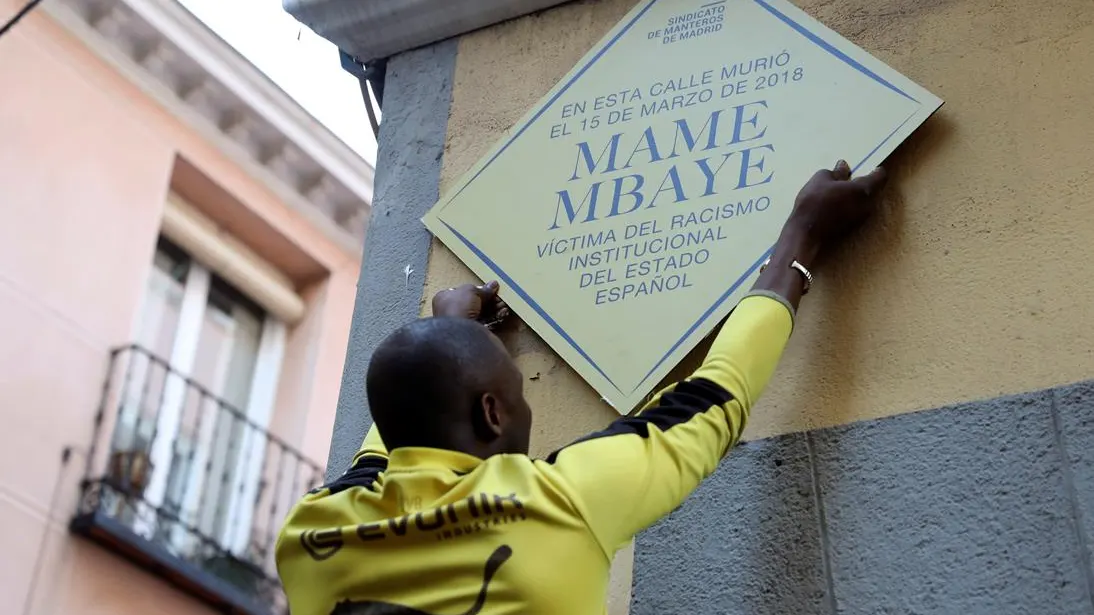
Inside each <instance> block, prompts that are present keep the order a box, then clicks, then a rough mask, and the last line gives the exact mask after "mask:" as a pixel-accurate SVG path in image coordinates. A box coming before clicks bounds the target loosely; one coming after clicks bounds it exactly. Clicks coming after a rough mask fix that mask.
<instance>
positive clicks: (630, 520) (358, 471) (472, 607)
mask: <svg viewBox="0 0 1094 615" xmlns="http://www.w3.org/2000/svg"><path fill="white" fill-rule="evenodd" d="M792 327H793V322H792V315H791V313H790V311H789V309H788V308H787V307H785V306H784V305H783V303H781V302H779V301H777V300H775V299H771V298H768V297H764V296H750V297H746V298H745V299H744V300H742V301H741V303H740V304H738V306H737V307H736V309H735V310H734V311H733V313H732V314H731V315H730V317H729V318H728V319H727V321H726V323H725V324H724V325H723V327H722V329H721V331H720V332H719V333H718V336H717V338H716V339H715V341H714V344H713V345H712V347H711V349H710V352H709V353H708V355H707V357H706V360H705V361H704V362H703V364H702V366H701V367H699V369H698V370H696V371H695V373H693V374H692V375H691V376H690V377H689V378H687V379H686V380H684V381H682V382H680V383H678V384H674V385H672V386H670V387H668V388H666V389H665V390H663V391H661V392H660V393H658V394H657V396H656V397H654V398H653V400H652V401H650V403H649V404H647V405H646V406H645V408H644V409H643V410H642V411H641V412H639V413H638V414H636V415H635V416H630V417H623V418H621V419H619V420H617V421H615V422H614V423H612V424H611V425H610V426H609V427H608V428H607V429H606V430H604V431H602V432H598V433H594V434H592V435H589V436H587V437H585V438H582V439H581V440H578V441H577V442H574V443H573V444H570V445H569V446H567V447H565V448H563V449H561V450H559V451H557V452H555V453H553V454H552V455H550V456H549V457H548V458H547V459H546V460H542V461H540V460H533V459H531V458H529V457H527V456H524V455H496V456H494V457H490V458H489V459H485V460H484V459H478V458H475V457H472V456H470V455H465V454H463V453H458V452H454V451H447V450H438V449H426V448H400V449H396V450H394V451H392V452H391V453H390V454H389V453H388V451H387V450H386V449H385V448H384V446H383V443H382V441H381V439H380V436H379V434H378V433H377V432H376V431H375V429H372V430H370V431H369V434H368V435H367V436H366V438H365V441H364V444H363V445H362V447H361V450H360V451H359V452H358V453H357V455H356V456H355V457H354V460H353V464H352V466H351V467H350V469H349V470H348V471H347V472H346V473H345V474H343V475H342V476H341V477H340V478H338V479H337V480H335V481H334V482H332V483H330V484H327V485H324V486H323V487H321V488H319V489H317V490H315V491H313V492H311V493H309V494H307V495H306V496H304V498H303V499H302V500H301V501H300V502H299V503H298V504H297V505H296V506H295V507H294V508H293V510H292V511H291V513H290V514H289V517H288V519H287V521H286V524H285V526H284V529H283V530H282V532H281V535H280V536H279V539H278V544H277V565H278V571H279V573H280V576H281V579H282V582H283V584H284V587H285V592H286V594H287V595H288V598H289V604H290V610H291V613H292V615H333V614H337V615H416V614H427V615H463V614H465V613H466V614H471V615H474V614H482V615H502V614H513V615H515V614H517V613H520V614H522V615H547V614H551V615H584V614H590V615H592V614H599V613H603V612H604V609H605V601H606V596H607V587H608V570H609V566H610V564H611V560H612V556H613V555H614V554H615V552H616V550H618V549H619V548H620V547H622V546H623V545H625V544H627V543H628V542H629V541H630V540H631V538H632V537H633V536H634V535H635V534H636V533H637V532H639V531H641V530H643V529H645V528H646V527H648V526H649V525H651V524H652V523H654V522H656V521H657V520H658V519H659V518H661V517H662V516H664V515H666V514H668V513H669V512H671V511H672V510H673V509H675V508H676V507H677V506H679V505H680V504H681V503H682V502H683V501H684V499H685V498H687V496H688V495H689V494H690V493H691V492H692V491H693V490H694V489H695V488H696V486H698V484H699V482H700V481H701V480H703V479H704V478H706V477H707V476H709V475H710V474H711V473H712V472H713V471H714V469H715V468H716V467H717V465H718V462H719V461H720V460H721V459H722V457H723V456H724V455H725V454H726V452H727V451H728V450H729V448H730V447H731V446H732V445H733V444H735V443H736V442H737V439H738V438H739V437H740V435H741V431H742V430H743V429H744V425H745V421H746V419H747V418H748V412H749V409H750V408H751V407H752V405H753V403H754V402H755V401H756V399H757V397H759V395H760V392H761V391H762V390H763V388H764V387H765V385H766V384H767V382H768V380H769V379H770V377H771V375H772V373H773V371H774V370H775V366H776V364H777V363H778V360H779V357H780V356H781V355H782V352H783V348H784V347H785V345H786V342H787V340H788V339H789V337H790V333H791V329H792ZM681 565H687V562H681Z"/></svg>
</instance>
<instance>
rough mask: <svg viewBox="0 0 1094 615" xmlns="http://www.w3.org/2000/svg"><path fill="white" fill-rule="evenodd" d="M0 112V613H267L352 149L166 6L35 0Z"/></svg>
mask: <svg viewBox="0 0 1094 615" xmlns="http://www.w3.org/2000/svg"><path fill="white" fill-rule="evenodd" d="M21 5H22V1H21V0H19V1H16V0H0V15H4V16H6V15H10V14H13V13H14V12H15V11H16V10H17V9H18V8H19V6H21ZM332 61H333V59H332ZM0 128H2V132H0V135H2V136H0V400H2V408H3V417H4V420H5V429H2V430H0V545H3V546H4V548H3V552H2V554H0V596H2V597H3V598H2V603H3V612H6V613H27V614H36V615H37V614H52V613H65V614H73V613H86V614H92V613H110V614H124V613H134V614H136V613H142V614H143V613H180V614H182V613H187V614H189V613H209V612H226V611H228V612H247V613H252V612H253V613H264V612H276V611H277V610H278V608H279V605H280V596H279V588H278V587H277V586H276V582H275V575H274V573H273V568H272V562H271V560H270V556H271V551H272V546H273V544H272V541H273V538H274V536H275V533H276V529H277V526H278V525H279V523H280V521H281V518H282V517H283V515H284V513H285V511H286V508H287V506H288V505H289V504H290V503H291V502H292V501H293V500H294V499H295V498H296V497H298V496H299V495H300V494H301V493H303V492H304V491H306V490H307V489H309V488H311V487H312V486H314V485H315V484H316V483H317V482H318V481H320V480H321V479H322V475H323V472H324V471H325V469H324V465H325V460H326V457H327V451H328V447H329V440H330V433H331V426H332V423H333V420H334V409H335V406H336V402H337V395H338V390H339V385H340V382H341V378H342V367H343V363H344V357H345V350H346V343H347V337H348V331H349V323H350V320H351V313H352V310H353V304H354V297H355V293H356V282H357V278H358V274H359V267H360V265H359V263H360V254H361V249H362V238H363V237H364V231H365V228H364V227H365V224H366V221H367V217H368V211H369V207H370V202H371V199H372V168H371V166H370V165H368V163H366V162H365V161H364V160H362V159H360V158H359V157H357V156H356V155H355V154H354V153H353V152H352V151H351V150H350V149H349V148H347V147H346V146H345V145H344V144H342V143H341V142H340V141H338V140H337V139H336V138H335V137H334V136H333V135H332V134H330V133H329V132H328V131H327V130H326V129H324V128H323V127H322V126H321V125H319V124H318V122H316V121H315V120H314V119H312V118H311V117H310V116H308V115H307V114H306V113H305V112H304V111H303V110H302V109H301V108H299V107H298V106H297V105H296V104H295V103H294V102H293V101H292V100H291V99H290V98H289V97H288V96H287V95H286V94H284V93H283V92H282V91H281V90H279V89H278V88H277V87H276V86H274V85H273V84H272V83H270V82H269V81H268V80H267V79H266V78H265V77H264V76H263V75H262V74H261V73H259V72H258V71H257V69H255V68H254V67H253V66H251V65H250V64H249V63H247V62H246V61H245V60H244V59H243V58H242V57H240V56H238V55H237V54H236V53H235V52H234V51H233V50H232V49H231V48H230V47H229V46H228V45H227V44H226V43H224V42H223V41H221V40H220V39H219V38H217V37H216V36H215V35H213V34H212V33H211V32H210V31H209V30H208V29H206V28H205V27H204V26H203V25H202V24H201V23H200V22H199V21H198V20H197V19H196V18H194V17H193V16H192V15H190V14H189V13H188V12H186V11H185V9H183V8H182V7H181V6H179V5H178V4H177V3H175V2H170V1H163V0H117V1H111V2H99V1H95V0H56V1H55V2H45V3H43V4H42V6H41V8H40V9H39V10H38V11H36V12H35V13H33V14H32V15H31V16H29V17H28V18H27V19H25V20H24V21H23V22H21V23H20V24H19V25H18V26H17V27H16V28H15V29H14V30H12V31H11V32H10V33H9V34H7V35H5V36H4V37H3V38H2V39H0Z"/></svg>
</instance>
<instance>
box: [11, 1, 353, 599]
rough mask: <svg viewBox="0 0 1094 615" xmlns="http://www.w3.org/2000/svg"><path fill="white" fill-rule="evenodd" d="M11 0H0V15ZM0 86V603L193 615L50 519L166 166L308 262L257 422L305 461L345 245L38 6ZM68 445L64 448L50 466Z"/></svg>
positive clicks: (316, 429)
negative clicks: (274, 398) (272, 393)
mask: <svg viewBox="0 0 1094 615" xmlns="http://www.w3.org/2000/svg"><path fill="white" fill-rule="evenodd" d="M22 4H23V2H22V1H21V0H19V1H16V0H0V15H4V16H7V15H11V14H13V13H14V12H15V10H16V9H17V8H18V7H19V6H22ZM0 84H2V85H0V92H2V93H0V129H2V136H0V186H3V188H2V190H0V408H2V409H3V417H4V429H0V544H2V545H3V546H4V548H3V555H0V596H2V597H3V599H2V601H0V603H2V604H3V607H2V609H0V610H2V611H3V612H5V613H7V612H11V613H24V612H26V613H30V614H34V615H37V614H46V613H84V614H91V613H104V614H105V613H110V614H125V613H141V614H143V613H207V612H209V610H208V609H206V608H205V607H203V606H201V605H200V604H199V603H198V602H196V601H195V600H193V599H192V598H190V597H187V596H185V595H183V594H182V593H180V592H179V591H177V590H175V589H172V588H171V587H169V586H168V585H166V584H165V583H163V582H161V581H158V580H157V579H155V578H154V577H152V576H150V575H148V574H146V573H144V572H142V571H140V570H138V569H137V568H136V567H134V566H133V565H131V564H129V563H128V562H125V561H123V560H121V559H119V558H118V557H117V556H115V555H113V554H111V553H108V552H106V551H104V550H102V549H101V548H99V547H98V546H94V545H91V544H90V543H87V542H84V541H82V540H79V539H76V538H73V537H71V536H70V535H69V534H68V533H67V530H66V524H67V523H68V521H69V520H70V519H71V516H72V514H73V513H74V512H75V507H76V495H77V490H78V488H77V485H78V481H79V479H80V478H82V473H83V470H84V455H85V453H86V450H87V447H88V444H89V443H90V440H91V430H92V419H93V416H94V413H95V411H96V406H97V404H98V401H99V397H100V394H101V388H102V381H103V377H104V375H105V371H106V361H107V358H108V350H109V348H111V347H113V346H116V345H120V344H122V343H125V342H128V341H130V340H131V335H132V332H133V329H134V325H135V318H136V315H137V314H136V313H137V310H138V307H139V303H140V298H141V294H142V292H143V288H144V285H145V280H146V277H147V275H148V271H149V268H150V267H151V259H152V254H153V250H154V246H155V240H156V235H157V233H158V229H159V221H160V215H161V208H162V206H163V203H164V198H165V196H166V194H167V191H168V188H169V185H170V183H171V181H172V173H173V170H175V169H177V161H178V160H179V159H180V158H184V159H185V160H186V161H187V163H188V164H190V165H192V166H193V167H195V168H197V169H198V170H199V171H200V172H201V173H202V174H204V175H205V176H206V177H207V178H208V179H209V180H210V181H211V182H213V183H215V184H216V186H217V187H218V188H219V189H220V190H222V191H223V192H224V193H225V194H230V195H231V197H232V198H233V199H234V200H235V201H238V203H242V204H243V206H244V207H245V208H246V210H247V212H249V214H250V215H251V217H252V218H253V219H254V220H256V221H258V224H254V225H252V226H251V227H250V228H249V229H246V231H247V232H245V233H244V235H248V236H247V237H243V239H244V240H246V241H251V240H259V239H261V236H263V235H267V236H272V235H270V234H271V233H273V234H275V235H277V236H279V237H287V238H291V242H292V243H293V244H294V245H295V246H296V247H297V248H299V251H300V255H302V256H301V257H300V258H298V259H297V264H298V265H299V266H300V267H301V268H302V269H301V270H304V269H307V268H309V267H310V268H313V269H314V270H316V271H323V272H325V273H324V275H322V276H320V277H317V278H316V279H314V280H312V281H311V282H310V283H309V284H307V285H305V287H304V289H303V292H304V295H305V297H306V299H307V304H308V309H309V314H310V315H309V318H308V320H307V321H306V323H305V324H301V325H298V326H297V327H295V328H294V329H293V330H292V331H291V332H290V339H289V344H290V347H293V348H298V349H301V350H302V351H303V354H302V355H301V357H293V359H294V360H295V363H294V362H292V361H289V362H287V365H288V366H289V367H291V368H292V369H286V373H285V375H284V377H283V379H282V387H281V390H280V391H279V398H278V406H277V409H276V413H275V418H274V423H275V424H274V428H275V430H276V431H278V432H279V433H280V434H281V435H282V436H283V437H285V438H286V439H287V440H288V441H289V442H291V443H293V444H295V445H297V446H300V447H302V448H303V450H304V452H305V453H306V454H307V455H308V456H310V457H312V458H313V459H317V460H319V462H320V463H323V462H324V461H325V459H326V452H327V448H328V446H329V434H330V425H331V424H332V422H333V416H334V409H335V400H336V395H337V391H338V387H339V383H340V379H341V370H342V365H343V361H344V353H345V348H346V340H347V337H348V328H349V322H350V315H351V312H352V308H353V297H354V292H355V284H356V280H357V277H358V262H359V260H358V259H359V254H356V253H352V252H351V251H347V250H345V249H344V248H342V247H339V246H338V245H337V244H335V243H334V242H333V241H331V240H330V239H328V238H326V237H325V236H324V235H323V234H322V232H321V231H319V230H318V229H317V228H315V227H314V226H313V225H311V224H310V223H308V222H307V221H306V220H305V219H304V218H303V217H301V216H300V214H298V213H296V212H294V211H293V210H292V209H291V208H290V207H289V206H288V205H287V204H285V203H284V202H282V201H280V200H279V199H278V198H277V197H276V196H275V195H274V194H273V192H272V191H271V190H269V189H268V188H267V187H265V186H263V185H262V184H260V183H259V182H257V181H255V180H254V179H253V178H252V177H251V176H250V175H248V174H247V173H245V172H244V170H243V169H242V168H240V167H239V166H238V165H236V164H235V163H234V162H233V161H232V160H231V159H230V158H228V157H227V156H225V155H224V154H223V153H222V152H221V151H219V150H218V149H217V147H216V146H214V145H213V144H211V143H210V142H208V141H206V140H205V139H203V138H202V137H201V136H200V135H198V134H197V133H195V132H194V131H192V130H191V129H190V128H188V127H187V126H186V125H185V124H183V123H181V122H180V121H178V120H177V119H176V118H175V117H174V116H173V115H171V114H170V113H169V112H168V111H166V110H165V109H163V108H161V107H159V106H157V105H156V104H155V103H153V102H152V101H151V100H150V99H148V98H147V97H145V96H144V95H143V94H142V93H141V91H140V90H139V89H137V88H136V87H135V86H133V85H132V84H130V83H129V82H128V81H125V80H124V79H122V78H121V77H120V76H118V75H117V74H116V73H115V72H114V71H113V70H112V69H111V68H109V67H107V66H106V65H105V64H104V63H102V62H100V61H99V60H98V59H96V58H95V57H94V56H93V55H92V54H91V53H90V52H89V51H88V50H87V49H85V48H84V47H82V46H81V45H80V44H79V43H77V42H76V41H75V40H74V39H72V38H71V37H69V36H68V35H67V34H65V33H64V32H63V31H62V30H61V29H60V28H59V27H57V26H56V25H54V24H53V23H52V22H51V21H50V20H49V19H48V18H47V17H45V16H44V15H43V14H42V13H40V12H39V13H35V14H32V16H31V17H29V18H27V19H26V20H25V21H23V22H22V23H20V24H19V26H18V27H17V28H15V29H14V30H12V31H11V32H10V33H9V34H7V35H5V36H4V37H3V38H2V39H0ZM176 181H178V178H177V177H176ZM176 188H179V186H176ZM195 189H198V188H195ZM241 219H242V218H241ZM282 241H284V240H282ZM258 243H262V242H261V241H259V242H258ZM256 249H258V248H256ZM305 261H306V262H305ZM305 333H306V335H305ZM297 359H299V360H297ZM69 445H71V446H73V447H74V450H75V453H74V455H73V457H72V459H71V460H70V461H69V462H68V464H67V465H65V466H62V465H61V462H60V461H61V451H62V449H63V448H64V447H65V446H69ZM36 566H37V567H38V568H37V570H36ZM35 576H36V577H37V585H36V586H33V587H32V585H31V580H32V578H34V577H35ZM25 600H29V603H30V604H29V605H28V606H24V601H25ZM24 608H25V609H26V610H24Z"/></svg>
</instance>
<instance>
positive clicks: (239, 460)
mask: <svg viewBox="0 0 1094 615" xmlns="http://www.w3.org/2000/svg"><path fill="white" fill-rule="evenodd" d="M93 438H94V440H93V442H92V444H91V450H90V454H89V455H88V466H87V471H86V475H85V477H84V480H83V481H82V482H81V490H82V493H81V498H80V504H79V508H78V510H77V512H76V515H75V517H74V518H73V519H72V523H71V529H72V531H73V532H75V533H76V534H79V535H81V536H84V537H86V538H88V539H90V540H92V541H94V542H96V543H98V544H100V545H102V546H103V547H105V548H107V549H110V550H112V551H114V552H116V553H118V554H119V555H121V556H123V557H125V558H127V559H129V560H131V561H132V562H134V563H135V564H136V565H138V566H140V567H141V568H144V569H145V570H147V571H149V572H150V573H152V574H155V575H158V576H160V577H162V578H164V579H166V580H167V581H169V582H171V583H173V584H174V585H176V586H177V587H178V588H179V589H181V590H183V591H184V592H186V593H189V594H190V595H192V596H194V597H196V598H198V599H200V600H202V601H204V602H206V603H208V604H209V605H210V606H212V607H213V608H215V609H217V610H218V611H221V612H225V613H239V614H245V615H272V614H274V613H277V614H281V613H287V612H288V610H287V607H286V603H285V598H284V594H283V593H282V591H281V586H280V584H279V582H278V580H277V574H276V569H275V567H274V559H273V558H274V545H275V541H276V538H277V532H278V530H279V529H280V525H281V522H282V520H283V519H284V517H285V515H286V514H287V513H288V510H289V507H291V506H292V505H293V503H294V502H295V501H296V500H297V498H299V497H300V496H301V495H302V494H303V493H305V492H306V491H308V490H309V489H312V488H314V487H316V486H318V485H319V484H320V483H321V481H322V476H323V472H322V468H321V467H320V466H319V465H318V464H316V463H315V462H313V461H311V460H309V459H307V458H306V457H304V455H303V454H301V453H300V452H299V451H297V450H296V449H294V448H293V447H292V446H290V445H289V444H288V443H286V442H284V441H283V440H281V439H279V438H278V437H276V436H274V435H272V434H270V433H269V432H268V431H267V430H266V429H265V426H264V425H259V424H256V423H255V422H254V421H252V420H251V419H250V418H248V417H247V415H246V414H245V413H244V412H243V411H241V410H240V409H239V408H235V407H233V406H232V405H230V404H228V403H227V402H225V401H224V400H223V399H221V398H218V397H217V396H216V395H214V394H213V393H212V392H210V390H209V389H208V388H206V387H203V386H202V385H200V384H198V383H197V382H195V381H194V380H192V379H190V378H188V377H186V375H184V374H182V373H179V372H178V371H176V370H174V369H172V367H171V366H170V365H169V364H168V363H167V361H165V360H163V359H161V358H159V357H157V356H155V355H153V354H152V353H150V352H148V351H146V350H144V349H143V348H140V347H138V346H126V347H123V348H119V349H116V350H114V351H113V352H112V353H111V355H110V362H109V369H108V372H107V377H106V379H105V382H104V384H103V393H102V399H101V402H100V406H99V410H98V413H97V414H96V418H95V429H94V436H93Z"/></svg>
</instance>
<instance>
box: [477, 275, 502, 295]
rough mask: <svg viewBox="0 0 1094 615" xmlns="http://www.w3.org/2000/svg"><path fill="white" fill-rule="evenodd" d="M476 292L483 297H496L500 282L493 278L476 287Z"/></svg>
mask: <svg viewBox="0 0 1094 615" xmlns="http://www.w3.org/2000/svg"><path fill="white" fill-rule="evenodd" d="M475 294H476V295H478V296H479V297H481V298H483V299H489V298H491V297H495V296H497V294H498V283H497V281H496V280H491V281H489V282H487V283H486V284H483V285H482V286H476V287H475Z"/></svg>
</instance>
